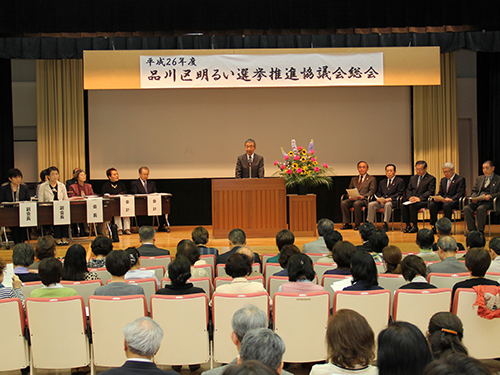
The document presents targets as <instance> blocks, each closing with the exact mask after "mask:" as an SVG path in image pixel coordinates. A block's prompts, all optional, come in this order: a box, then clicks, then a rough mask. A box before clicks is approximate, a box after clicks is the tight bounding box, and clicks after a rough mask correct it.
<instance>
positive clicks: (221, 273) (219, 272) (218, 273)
mask: <svg viewBox="0 0 500 375" xmlns="http://www.w3.org/2000/svg"><path fill="white" fill-rule="evenodd" d="M215 277H216V278H217V277H228V274H227V273H226V265H225V264H222V263H221V264H218V265H217V268H216V269H215Z"/></svg>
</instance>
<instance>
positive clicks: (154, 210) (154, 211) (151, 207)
mask: <svg viewBox="0 0 500 375" xmlns="http://www.w3.org/2000/svg"><path fill="white" fill-rule="evenodd" d="M159 215H161V195H159V194H149V195H148V216H159Z"/></svg>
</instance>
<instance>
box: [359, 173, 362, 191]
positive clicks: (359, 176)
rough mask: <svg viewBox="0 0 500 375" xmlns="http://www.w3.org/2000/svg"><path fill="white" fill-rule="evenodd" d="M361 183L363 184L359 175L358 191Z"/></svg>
mask: <svg viewBox="0 0 500 375" xmlns="http://www.w3.org/2000/svg"><path fill="white" fill-rule="evenodd" d="M362 184H363V176H359V183H358V191H359V190H361V185H362Z"/></svg>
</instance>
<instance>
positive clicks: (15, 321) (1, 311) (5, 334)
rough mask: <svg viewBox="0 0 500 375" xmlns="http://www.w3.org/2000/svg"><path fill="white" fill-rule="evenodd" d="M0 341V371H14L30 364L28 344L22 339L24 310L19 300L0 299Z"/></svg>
mask: <svg viewBox="0 0 500 375" xmlns="http://www.w3.org/2000/svg"><path fill="white" fill-rule="evenodd" d="M0 316H1V317H2V340H0V353H2V360H1V361H0V371H14V370H20V369H23V368H26V367H28V366H29V364H30V355H29V349H28V342H27V341H26V339H25V338H24V327H25V323H24V322H25V320H24V310H23V305H22V303H21V300H20V299H19V298H8V299H0Z"/></svg>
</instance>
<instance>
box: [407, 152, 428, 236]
mask: <svg viewBox="0 0 500 375" xmlns="http://www.w3.org/2000/svg"><path fill="white" fill-rule="evenodd" d="M415 170H416V171H417V174H415V175H413V176H411V178H410V183H409V184H408V187H407V188H406V202H405V203H407V202H408V203H409V204H403V207H402V211H403V221H404V222H405V223H406V229H405V233H417V232H418V225H417V215H418V211H419V210H420V209H421V208H424V207H427V200H428V199H429V197H430V196H431V195H434V194H435V193H436V177H434V176H432V175H430V174H429V173H427V163H426V162H425V161H423V160H419V161H417V162H416V163H415ZM411 224H413V226H412V225H411Z"/></svg>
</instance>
